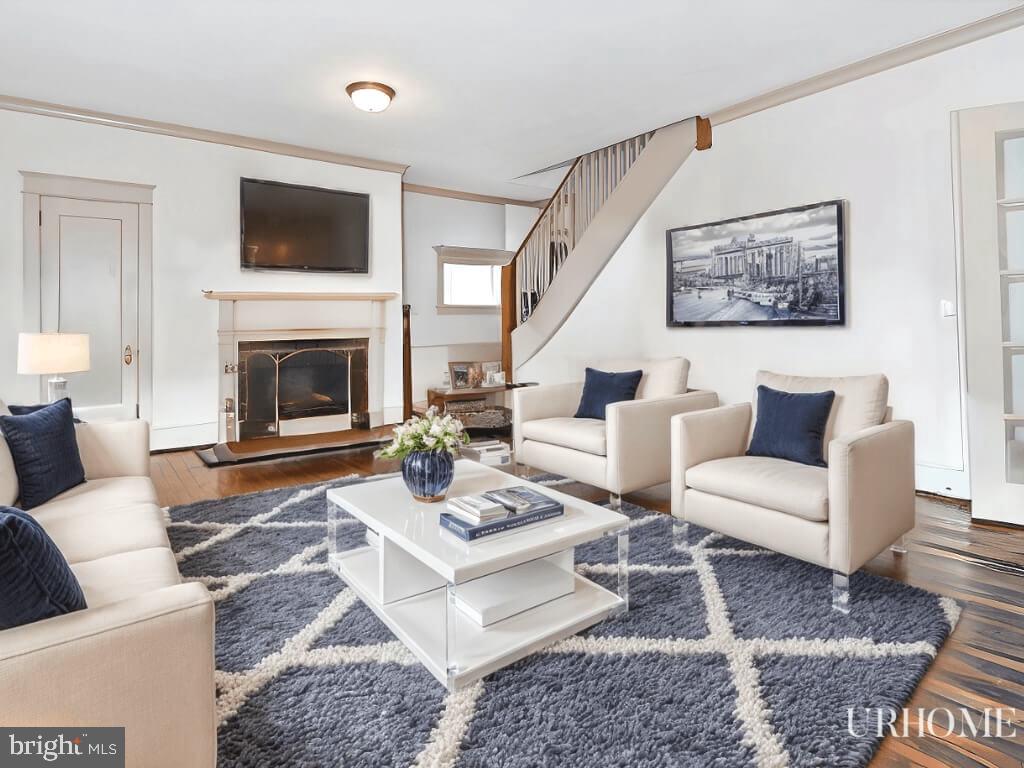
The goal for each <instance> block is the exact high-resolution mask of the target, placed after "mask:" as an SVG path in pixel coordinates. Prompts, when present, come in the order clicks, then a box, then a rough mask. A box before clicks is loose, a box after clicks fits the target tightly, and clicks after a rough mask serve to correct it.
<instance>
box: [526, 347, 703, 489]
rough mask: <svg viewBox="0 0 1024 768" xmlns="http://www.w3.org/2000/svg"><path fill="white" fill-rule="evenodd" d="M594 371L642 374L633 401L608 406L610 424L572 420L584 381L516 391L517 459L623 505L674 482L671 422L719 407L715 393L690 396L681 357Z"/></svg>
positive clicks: (620, 363)
mask: <svg viewBox="0 0 1024 768" xmlns="http://www.w3.org/2000/svg"><path fill="white" fill-rule="evenodd" d="M596 367H598V368H601V369H602V370H608V371H635V370H638V369H639V370H643V372H644V375H643V378H641V380H640V385H639V387H638V388H637V394H636V399H635V400H629V401H624V402H621V403H613V404H612V405H609V406H608V408H607V410H606V413H605V419H604V420H603V421H602V420H601V419H577V418H574V417H573V414H575V413H576V408H577V407H578V406H579V403H580V396H581V395H582V393H583V383H582V382H574V383H571V384H553V385H547V386H540V387H523V388H521V389H516V390H513V393H512V403H513V406H512V420H513V422H512V429H513V436H514V443H515V460H516V462H517V463H521V464H526V465H528V466H531V467H536V468H537V469H541V470H544V471H546V472H554V473H556V474H560V475H565V476H566V477H571V478H572V479H573V480H578V481H580V482H583V483H588V484H590V485H594V486H597V487H598V488H604V489H605V490H607V491H609V493H610V494H611V500H612V506H614V507H618V505H619V504H620V503H621V497H622V494H624V493H629V492H631V491H636V490H639V489H641V488H647V487H649V486H652V485H658V484H659V483H667V482H668V480H669V474H670V471H669V423H670V421H671V419H672V417H673V416H675V415H676V414H680V413H684V412H687V411H696V410H701V409H706V408H714V407H715V406H716V405H718V396H717V395H716V394H715V393H714V392H705V391H688V390H687V388H686V382H687V378H688V374H689V369H690V363H689V361H687V360H686V359H684V358H681V357H676V358H667V359H664V360H619V361H609V362H605V363H601V364H599V365H597V366H596Z"/></svg>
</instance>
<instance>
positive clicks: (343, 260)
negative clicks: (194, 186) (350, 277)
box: [241, 179, 370, 274]
mask: <svg viewBox="0 0 1024 768" xmlns="http://www.w3.org/2000/svg"><path fill="white" fill-rule="evenodd" d="M241 200H242V269H290V270H296V271H300V272H355V273H364V274H365V273H366V272H368V271H369V265H370V196H369V195H366V194H360V193H357V192H342V191H340V190H334V189H320V188H318V187H300V186H296V185H293V184H281V183H278V182H276V181H259V180H257V179H242V188H241Z"/></svg>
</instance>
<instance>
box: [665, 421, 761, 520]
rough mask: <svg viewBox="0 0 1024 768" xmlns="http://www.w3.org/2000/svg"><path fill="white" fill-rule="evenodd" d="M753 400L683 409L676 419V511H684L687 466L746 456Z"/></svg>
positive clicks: (673, 462)
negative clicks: (690, 409)
mask: <svg viewBox="0 0 1024 768" xmlns="http://www.w3.org/2000/svg"><path fill="white" fill-rule="evenodd" d="M751 413H752V411H751V407H750V403H737V404H735V405H725V406H722V407H721V408H712V409H711V410H707V411H696V412H694V413H683V414H680V415H678V416H675V417H673V419H672V429H671V434H672V459H671V475H672V514H673V515H676V516H677V517H682V515H683V492H684V491H685V490H686V470H687V469H689V468H690V467H695V466H697V465H698V464H703V463H704V462H706V461H714V460H715V459H724V458H727V457H729V456H742V455H743V451H744V449H745V448H746V446H747V438H748V437H749V436H750V418H751Z"/></svg>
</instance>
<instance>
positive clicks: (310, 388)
mask: <svg viewBox="0 0 1024 768" xmlns="http://www.w3.org/2000/svg"><path fill="white" fill-rule="evenodd" d="M238 361H239V364H238V376H239V379H238V395H239V402H238V422H239V437H240V438H242V439H245V438H248V437H266V436H270V435H275V434H278V433H279V430H280V423H281V422H282V421H286V420H289V419H301V418H309V417H314V416H336V415H345V414H351V416H352V425H353V426H357V425H360V426H361V425H363V424H364V423H367V419H368V413H367V340H366V339H313V340H308V341H306V340H301V341H299V340H296V341H269V342H242V343H240V344H239V345H238Z"/></svg>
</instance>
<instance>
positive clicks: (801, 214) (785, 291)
mask: <svg viewBox="0 0 1024 768" xmlns="http://www.w3.org/2000/svg"><path fill="white" fill-rule="evenodd" d="M845 208H846V201H845V200H827V201H824V202H820V203H812V204H810V205H801V206H795V207H793V208H783V209H780V210H776V211H768V212H765V213H755V214H750V215H747V216H739V217H736V218H732V219H723V220H722V221H713V222H708V223H706V224H696V225H692V226H686V227H676V228H673V229H669V230H666V232H665V247H666V258H665V261H666V282H665V314H666V318H665V322H666V325H667V326H669V327H709V326H735V325H753V326H818V325H845V324H846V253H845V247H846V237H845V234H846V233H845Z"/></svg>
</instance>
